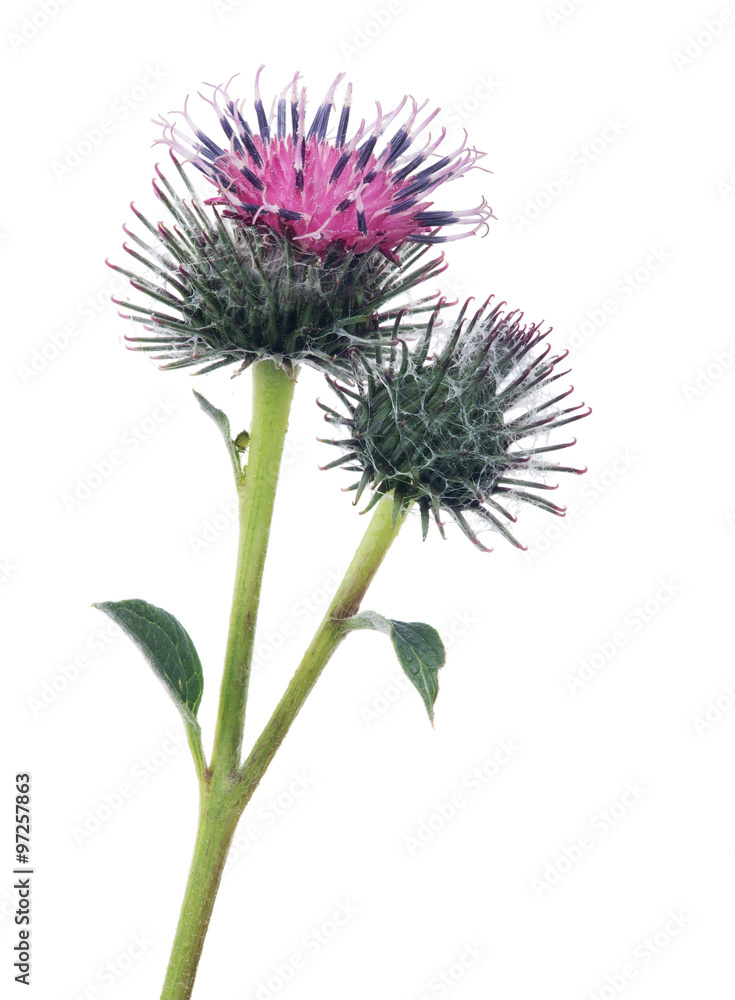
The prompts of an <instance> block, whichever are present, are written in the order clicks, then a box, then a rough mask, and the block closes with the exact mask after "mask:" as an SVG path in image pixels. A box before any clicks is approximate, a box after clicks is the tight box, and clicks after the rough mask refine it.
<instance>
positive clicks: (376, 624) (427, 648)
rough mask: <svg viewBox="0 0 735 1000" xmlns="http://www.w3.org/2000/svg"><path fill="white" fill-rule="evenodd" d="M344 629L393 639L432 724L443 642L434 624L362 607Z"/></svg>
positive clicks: (401, 661) (442, 654) (399, 659)
mask: <svg viewBox="0 0 735 1000" xmlns="http://www.w3.org/2000/svg"><path fill="white" fill-rule="evenodd" d="M342 627H343V628H344V629H345V631H350V630H352V629H360V628H370V629H375V631H377V632H382V633H383V634H384V635H387V636H388V637H389V639H390V640H391V642H392V643H393V649H394V650H395V651H396V656H397V657H398V662H399V663H400V664H401V667H402V669H403V672H404V673H405V675H406V677H408V679H409V680H410V681H411V683H412V684H413V686H414V687H415V688H416V690H417V691H418V693H419V694H420V695H421V697H422V698H423V701H424V705H426V711H427V712H428V713H429V719H430V720H431V724H432V725H433V724H434V702H435V701H436V697H437V695H438V694H439V677H438V673H439V670H440V669H441V668H442V667H443V666H444V661H445V660H446V653H445V650H444V643H443V642H442V641H441V637H440V635H439V633H438V632H437V630H436V629H435V628H432V627H431V625H425V624H424V623H423V622H399V621H395V620H393V619H391V618H384V617H383V616H382V615H379V614H377V613H376V612H375V611H363V612H361V613H360V614H359V615H354V616H353V617H352V618H348V619H347V620H346V621H344V622H343V623H342Z"/></svg>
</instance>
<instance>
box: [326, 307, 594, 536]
mask: <svg viewBox="0 0 735 1000" xmlns="http://www.w3.org/2000/svg"><path fill="white" fill-rule="evenodd" d="M491 298H492V297H491ZM503 305H504V303H500V304H497V305H494V306H491V299H489V300H488V301H487V302H486V303H485V305H484V306H483V307H482V308H481V309H479V310H478V311H477V312H476V313H475V315H474V316H473V317H472V319H471V320H470V322H469V323H467V320H466V316H467V312H468V307H469V301H468V302H466V303H465V305H464V308H463V309H462V311H461V313H460V315H459V317H458V319H457V321H456V323H455V324H454V326H453V329H452V331H451V333H450V335H449V336H448V339H445V342H444V344H443V346H440V348H439V350H438V352H436V353H435V354H434V355H432V356H430V350H431V348H432V346H433V345H434V343H435V342H436V337H435V338H434V340H432V327H433V326H434V321H435V319H436V315H437V314H436V312H435V313H434V314H433V315H432V317H431V321H430V322H429V324H428V326H427V328H426V331H425V333H424V335H423V338H422V339H421V342H420V343H419V345H418V346H417V347H415V348H414V350H409V348H408V345H407V344H406V342H405V340H403V339H401V336H400V324H399V322H397V323H396V339H395V342H394V344H393V345H392V347H391V349H390V355H389V357H387V358H382V357H381V352H380V351H379V352H378V356H377V357H376V358H375V359H368V358H364V357H354V359H353V379H352V382H351V385H340V384H339V383H337V382H335V381H333V380H331V379H330V380H329V381H330V384H331V385H332V388H333V389H334V390H335V392H336V394H337V396H338V397H339V398H340V399H341V401H342V403H343V405H344V412H342V413H339V412H337V411H335V410H333V409H331V408H329V407H327V406H324V405H323V404H322V403H320V404H319V405H320V406H321V407H322V409H323V410H325V411H326V416H325V419H326V420H327V421H329V422H330V423H332V424H335V425H337V426H339V427H343V428H346V434H347V435H348V436H347V437H343V438H341V439H336V440H332V441H330V442H329V443H331V444H334V445H337V447H339V448H340V449H341V450H342V451H343V452H345V454H343V455H342V456H341V457H340V458H338V459H336V460H335V461H334V462H331V463H329V465H327V466H325V467H324V468H332V467H334V466H337V465H342V466H343V467H344V468H346V469H349V470H351V471H355V472H359V473H360V478H359V480H358V481H357V482H355V483H354V484H353V485H352V486H351V487H348V489H350V490H356V499H355V502H356V503H357V502H358V501H359V499H360V497H361V496H362V494H363V492H364V491H365V489H366V488H367V486H368V485H371V486H372V487H373V490H374V494H373V497H372V499H371V501H370V503H369V504H368V507H367V508H366V509H369V508H370V507H372V506H373V504H375V503H377V501H378V499H379V498H380V497H381V496H382V495H383V494H385V493H388V492H390V491H391V490H393V491H394V518H396V517H397V516H398V514H399V512H400V511H401V509H402V508H404V507H405V506H406V505H408V504H410V503H411V502H414V501H415V502H417V503H418V505H419V507H420V510H421V519H422V527H423V534H424V538H426V535H427V532H428V528H429V520H430V514H431V513H433V516H434V519H435V520H436V523H437V525H438V526H439V529H440V531H441V533H442V535H443V534H444V531H443V522H442V513H443V511H447V512H448V513H449V514H450V515H451V516H452V517H453V518H454V520H455V521H456V522H457V524H458V525H459V526H460V528H461V529H462V530H463V531H464V533H465V534H466V535H467V536H468V537H469V538H470V539H471V540H472V541H473V542H474V543H475V545H477V546H478V547H479V548H481V549H483V550H485V551H489V550H487V549H485V546H484V545H482V544H481V543H480V541H479V539H478V537H477V531H478V530H479V529H480V528H481V527H487V528H490V529H493V530H495V531H496V532H499V533H500V534H501V535H503V536H504V537H505V538H507V539H508V540H509V541H510V542H512V543H513V545H515V546H517V547H518V548H524V546H522V545H521V544H520V543H519V542H518V541H517V540H516V538H515V537H514V536H513V534H512V533H511V532H510V530H509V529H508V523H509V522H510V523H512V522H515V520H516V517H515V514H514V513H513V512H512V510H509V509H507V506H506V504H508V502H510V505H515V506H517V504H514V502H516V501H521V502H525V503H529V504H533V505H534V506H536V507H540V508H542V509H543V510H546V511H549V512H550V513H552V514H558V515H563V514H564V508H563V507H559V506H557V505H556V504H554V503H552V502H551V501H550V500H548V499H547V498H546V497H545V496H544V495H543V494H544V492H545V491H547V490H553V489H555V488H556V486H555V485H551V484H550V483H549V482H548V481H547V477H548V475H549V474H550V473H558V472H571V473H576V474H579V473H581V472H584V471H585V470H584V469H575V468H571V467H570V466H566V465H559V464H557V462H556V460H555V459H554V458H553V455H554V453H555V452H558V451H561V450H563V449H565V448H569V447H570V446H571V445H573V444H574V443H575V441H574V439H572V440H569V441H561V442H559V443H554V442H553V441H550V440H549V432H550V431H552V430H555V429H556V428H558V427H562V426H564V425H566V424H570V423H572V422H573V421H575V420H580V419H581V418H582V417H585V416H587V414H588V413H589V412H590V410H589V409H588V408H586V407H585V406H584V404H583V403H580V404H578V405H576V406H565V405H564V401H565V400H566V398H567V397H568V396H569V395H570V393H571V392H573V387H572V388H569V389H566V390H565V391H563V392H560V393H556V392H555V391H554V389H555V388H556V387H555V385H554V383H556V381H557V379H559V378H561V377H562V376H563V375H566V374H567V373H568V372H566V371H563V372H559V371H557V370H556V366H557V365H558V363H559V362H560V361H561V360H563V358H564V357H565V356H566V352H564V354H561V355H552V354H551V353H550V352H551V347H550V345H548V344H547V345H546V346H545V347H544V346H543V343H542V342H543V340H544V338H545V337H546V336H547V334H548V332H549V331H546V332H541V331H540V330H539V327H538V326H524V325H523V322H522V321H523V314H522V313H518V312H514V313H507V314H504V313H503V312H502V307H503Z"/></svg>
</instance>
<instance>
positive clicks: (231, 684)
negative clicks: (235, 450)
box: [161, 361, 294, 1000]
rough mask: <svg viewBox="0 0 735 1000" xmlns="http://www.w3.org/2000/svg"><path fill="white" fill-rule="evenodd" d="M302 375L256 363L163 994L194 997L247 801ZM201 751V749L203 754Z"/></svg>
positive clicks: (171, 998) (172, 998)
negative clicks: (240, 793) (228, 588)
mask: <svg viewBox="0 0 735 1000" xmlns="http://www.w3.org/2000/svg"><path fill="white" fill-rule="evenodd" d="M293 392H294V383H293V381H292V380H291V379H290V378H289V377H288V376H287V375H286V373H285V372H284V371H283V370H282V369H280V368H277V367H276V365H275V364H274V363H273V362H272V361H260V362H258V363H256V364H255V365H254V366H253V420H252V427H251V434H250V444H249V461H248V468H247V475H245V476H242V475H239V474H238V470H235V473H236V481H237V491H238V503H239V512H240V541H239V546H238V553H237V568H236V571H235V588H234V595H233V599H232V611H231V614H230V629H229V634H228V637H227V650H226V653H225V666H224V672H223V676H222V685H221V688H220V702H219V713H218V716H217V728H216V730H215V736H214V750H213V753H212V763H211V766H210V768H209V771H208V772H206V773H205V774H204V776H203V778H200V810H199V828H198V831H197V839H196V844H195V847H194V857H193V859H192V863H191V868H190V870H189V880H188V882H187V885H186V891H185V893H184V900H183V902H182V904H181V914H180V916H179V923H178V927H177V928H176V936H175V938H174V944H173V949H172V952H171V959H170V961H169V966H168V971H167V973H166V980H165V982H164V986H163V992H162V994H161V1000H188V998H189V997H190V996H191V991H192V989H193V986H194V979H195V976H196V971H197V966H198V964H199V958H200V956H201V952H202V947H203V945H204V938H205V936H206V933H207V928H208V926H209V920H210V917H211V915H212V909H213V907H214V901H215V898H216V895H217V890H218V888H219V883H220V879H221V877H222V870H223V868H224V864H225V861H226V859H227V852H228V851H229V848H230V844H231V843H232V837H233V835H234V833H235V828H236V827H237V823H238V820H239V818H240V816H241V814H242V810H243V809H244V807H245V802H242V804H240V802H239V800H238V797H237V795H236V794H235V785H236V783H237V780H238V778H237V775H238V770H239V767H240V758H241V750H242V739H243V730H244V728H245V706H246V702H247V696H248V683H249V680H250V665H251V661H252V655H253V644H254V640H255V625H256V621H257V617H258V605H259V603H260V588H261V583H262V579H263V567H264V564H265V556H266V551H267V548H268V537H269V535H270V527H271V520H272V517H273V504H274V501H275V495H276V485H277V483H278V474H279V471H280V467H281V457H282V455H283V444H284V440H285V437H286V430H287V429H288V415H289V411H290V409H291V400H292V399H293ZM195 759H196V755H195Z"/></svg>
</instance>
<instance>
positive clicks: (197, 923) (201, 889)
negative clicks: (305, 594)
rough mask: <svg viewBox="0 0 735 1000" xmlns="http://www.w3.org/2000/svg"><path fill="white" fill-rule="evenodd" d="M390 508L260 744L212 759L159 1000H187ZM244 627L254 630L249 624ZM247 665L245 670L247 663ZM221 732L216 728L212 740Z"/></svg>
mask: <svg viewBox="0 0 735 1000" xmlns="http://www.w3.org/2000/svg"><path fill="white" fill-rule="evenodd" d="M253 429H254V431H255V429H256V424H255V422H254V424H253ZM255 437H256V436H255V433H253V445H254V444H255ZM281 448H282V441H281V445H280V448H279V455H280V449H281ZM252 462H253V456H252V454H251V465H252ZM251 465H249V466H248V473H247V478H248V490H251V489H254V487H253V480H252V478H251ZM276 471H277V470H276ZM251 503H252V506H253V509H261V505H260V504H258V502H257V501H256V500H252V501H251ZM272 505H273V503H272V499H271V502H270V509H272ZM392 507H393V503H392V498H391V497H385V498H383V499H382V500H381V501H380V503H379V504H378V506H377V508H376V510H375V513H374V514H373V516H372V519H371V520H370V523H369V525H368V528H367V531H366V532H365V535H364V536H363V539H362V541H361V542H360V545H359V547H358V549H357V552H356V553H355V556H354V558H353V560H352V562H351V563H350V565H349V568H348V569H347V572H346V574H345V576H344V579H343V580H342V583H341V584H340V586H339V588H338V589H337V592H336V594H335V596H334V599H333V601H332V603H331V604H330V606H329V608H328V610H327V613H326V615H325V616H324V619H323V621H322V622H321V624H320V625H319V628H318V629H317V631H316V634H315V635H314V638H313V640H312V642H311V645H310V646H309V648H308V649H307V651H306V653H305V654H304V658H303V660H302V661H301V664H300V665H299V667H298V669H297V670H296V673H295V674H294V676H293V678H292V679H291V682H290V684H289V686H288V688H287V689H286V693H285V694H284V696H283V698H282V699H281V701H280V702H279V704H278V706H277V707H276V710H275V711H274V713H273V715H272V717H271V719H270V721H269V722H268V724H267V725H266V727H265V729H264V730H263V732H262V734H261V735H260V737H259V738H258V740H257V742H256V744H255V746H254V747H253V750H252V752H251V754H250V756H249V757H248V759H247V761H246V763H245V765H244V766H243V767H242V769H241V770H240V771H239V773H238V776H237V778H235V780H233V775H232V773H231V771H230V770H226V771H225V770H223V765H222V764H220V766H219V768H216V767H215V761H214V759H213V765H212V769H210V774H209V776H208V778H207V781H206V784H205V786H204V787H203V789H202V798H201V810H200V817H199V831H198V833H197V840H196V845H195V848H194V857H193V860H192V863H191V869H190V871H189V881H188V883H187V887H186V893H185V895H184V901H183V904H182V907H181V916H180V918H179V925H178V928H177V931H176V938H175V941H174V946H173V950H172V953H171V960H170V963H169V967H168V972H167V975H166V981H165V983H164V987H163V993H162V994H161V1000H189V998H190V997H191V992H192V989H193V986H194V979H195V976H196V971H197V966H198V964H199V958H200V956H201V953H202V947H203V945H204V938H205V936H206V933H207V928H208V926H209V920H210V917H211V915H212V909H213V907H214V901H215V897H216V895H217V890H218V888H219V883H220V879H221V877H222V870H223V868H224V865H225V861H226V859H227V853H228V851H229V847H230V844H231V842H232V837H233V835H234V833H235V829H236V827H237V823H238V821H239V819H240V816H241V815H242V812H243V810H244V808H245V806H246V805H247V803H248V802H249V801H250V799H251V797H252V795H253V793H254V791H255V789H256V788H257V786H258V783H259V782H260V780H261V778H262V777H263V774H264V773H265V771H266V769H267V767H268V765H269V764H270V762H271V760H272V759H273V757H274V755H275V753H276V751H277V749H278V747H279V746H280V745H281V743H282V742H283V739H284V738H285V736H286V733H287V732H288V730H289V729H290V727H291V724H292V722H293V721H294V719H295V718H296V716H297V714H298V713H299V711H300V709H301V707H302V705H303V704H304V702H305V701H306V698H307V697H308V695H309V692H310V691H311V689H312V688H313V687H314V684H315V683H316V681H317V679H318V677H319V675H320V674H321V672H322V670H323V669H324V667H325V666H326V664H327V662H328V661H329V659H330V657H331V656H332V654H333V653H334V651H335V649H336V648H337V646H338V645H339V644H340V642H341V641H342V639H343V638H344V636H345V634H346V629H345V627H344V625H343V622H344V620H345V619H346V618H350V617H351V616H352V615H354V614H355V613H356V612H357V611H358V609H359V607H360V603H361V601H362V599H363V597H364V596H365V592H366V591H367V589H368V587H369V586H370V583H371V582H372V580H373V577H374V576H375V574H376V573H377V571H378V569H379V567H380V564H381V563H382V561H383V559H384V558H385V555H386V553H387V552H388V549H389V548H390V546H391V545H392V543H393V541H394V540H395V538H396V536H397V535H398V531H399V528H400V526H401V524H402V523H403V521H404V520H405V517H406V514H405V512H404V513H402V514H401V515H400V517H399V518H398V520H397V522H396V524H395V526H393V524H392ZM261 523H262V522H261ZM269 524H270V518H268V521H267V525H269ZM267 525H266V531H267ZM251 550H252V547H251V548H248V549H247V550H246V549H245V548H244V547H243V546H242V545H241V553H242V552H244V551H251ZM263 552H264V549H263ZM240 570H241V566H240V562H238V579H240ZM261 576H262V566H261V570H260V573H259V575H258V577H257V580H258V588H259V582H260V578H261ZM251 596H252V595H251ZM253 600H254V604H255V609H256V610H257V592H256V593H255V595H254V597H253ZM235 604H236V605H239V604H240V599H239V591H238V590H236V591H235ZM242 620H243V619H242V618H241V616H240V615H239V614H236V613H235V608H233V618H232V621H233V623H234V622H236V621H237V622H240V621H242ZM245 620H247V621H248V623H250V625H251V626H252V628H254V624H255V619H254V617H251V618H247V619H245ZM231 635H232V634H231ZM233 648H235V649H239V648H240V647H238V646H234V647H233ZM248 648H249V651H250V653H249V654H248V656H249V655H250V654H251V653H252V638H251V640H250V643H249V647H248ZM229 651H230V646H228V660H227V662H228V664H230V663H232V664H235V665H237V664H240V663H241V662H242V659H241V658H238V657H236V656H235V655H234V654H233V655H232V657H230V655H229ZM247 663H248V668H249V658H248V660H247ZM238 669H239V668H238ZM230 691H234V692H235V693H241V692H242V691H243V687H242V685H240V686H230V685H227V684H226V683H225V682H223V685H222V699H223V702H224V699H225V698H226V697H228V693H229V692H230ZM244 691H245V694H246V693H247V678H246V679H245V688H244ZM236 708H237V711H238V713H239V714H238V716H237V717H238V718H239V719H240V720H241V725H242V722H243V721H244V701H243V703H242V711H241V710H240V708H239V707H237V706H236ZM233 712H234V709H233ZM225 717H228V713H225ZM221 731H222V730H221V729H219V728H218V734H219V733H220V732H221ZM235 736H236V737H237V739H236V746H237V752H238V754H239V749H240V745H241V742H242V728H241V729H240V730H239V733H235ZM234 743H235V741H234V740H233V744H232V745H234ZM215 746H217V744H215ZM218 759H219V760H221V761H222V760H228V759H231V757H229V758H228V757H222V756H220V757H219V758H218Z"/></svg>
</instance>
